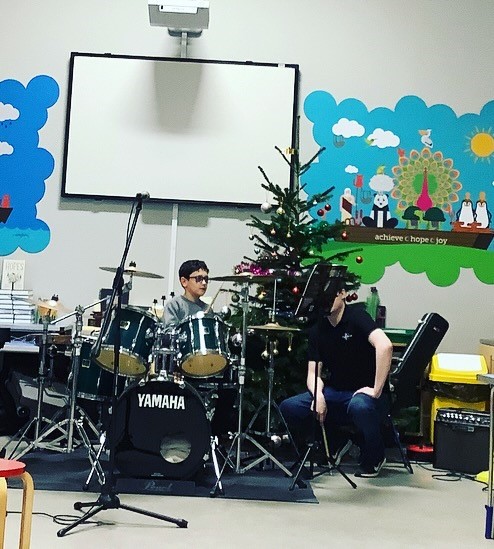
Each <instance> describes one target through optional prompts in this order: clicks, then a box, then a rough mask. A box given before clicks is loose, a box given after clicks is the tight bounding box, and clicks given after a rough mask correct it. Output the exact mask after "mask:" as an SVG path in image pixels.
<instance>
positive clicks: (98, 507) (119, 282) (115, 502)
mask: <svg viewBox="0 0 494 549" xmlns="http://www.w3.org/2000/svg"><path fill="white" fill-rule="evenodd" d="M136 200H137V202H136V203H133V205H132V211H131V215H132V213H134V218H133V220H132V223H131V224H130V223H129V228H128V232H127V237H126V242H125V249H124V252H123V255H122V259H121V262H120V266H119V267H118V268H117V270H116V273H115V278H114V280H113V286H112V294H111V298H110V303H109V306H108V307H107V309H106V311H105V317H104V319H103V326H102V330H101V333H102V334H103V333H104V330H103V328H104V327H105V326H106V328H108V326H109V321H110V317H111V314H112V306H113V304H114V303H115V298H116V308H115V321H116V326H117V329H116V330H115V332H116V334H115V341H114V344H113V356H114V362H113V365H114V366H113V392H112V400H111V413H110V421H109V429H108V440H109V444H108V453H109V463H108V473H107V474H106V475H105V481H104V483H103V485H102V488H101V492H100V495H99V497H98V499H97V501H93V502H89V503H82V502H76V503H74V509H75V510H77V511H81V510H82V509H83V508H84V507H89V510H88V511H87V512H86V513H85V514H84V515H82V516H81V517H80V518H78V519H77V520H75V521H74V522H73V523H72V524H70V525H69V526H66V527H65V528H62V529H61V530H59V531H58V532H57V536H58V537H63V536H65V534H67V533H68V532H69V531H71V530H72V529H73V528H75V527H76V526H78V525H79V524H83V523H85V522H87V521H88V520H89V519H90V518H91V517H93V516H95V515H96V514H97V513H99V512H100V511H106V510H108V509H126V510H127V511H132V512H134V513H138V514H141V515H145V516H148V517H153V518H156V519H159V520H163V521H166V522H171V523H173V524H176V525H177V526H178V527H179V528H187V524H188V523H187V521H186V520H184V519H176V518H172V517H167V516H165V515H160V514H158V513H153V512H151V511H144V510H143V509H139V508H137V507H132V506H130V505H126V504H123V503H121V502H120V498H119V497H118V495H117V493H116V491H115V471H114V469H115V432H116V429H115V427H116V425H115V418H116V414H115V410H116V404H117V388H118V387H117V385H118V375H119V366H120V344H121V329H120V320H121V310H122V289H123V273H124V266H125V262H126V260H127V255H128V252H129V248H130V244H131V242H132V237H133V235H134V231H135V227H136V224H137V219H138V217H139V213H140V211H141V210H142V201H143V195H142V194H140V193H139V194H137V195H136ZM101 340H102V337H100V338H99V339H98V342H97V344H96V349H95V354H96V355H97V353H98V352H99V347H100V346H101Z"/></svg>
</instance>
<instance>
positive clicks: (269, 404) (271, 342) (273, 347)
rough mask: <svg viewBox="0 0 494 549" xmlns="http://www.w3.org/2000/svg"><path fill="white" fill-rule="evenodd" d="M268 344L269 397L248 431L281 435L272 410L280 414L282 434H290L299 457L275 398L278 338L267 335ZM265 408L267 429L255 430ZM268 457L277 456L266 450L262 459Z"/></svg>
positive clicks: (271, 435)
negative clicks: (275, 359)
mask: <svg viewBox="0 0 494 549" xmlns="http://www.w3.org/2000/svg"><path fill="white" fill-rule="evenodd" d="M288 337H289V338H291V334H289V335H288ZM266 345H267V348H268V349H269V351H268V357H269V363H268V368H267V372H268V398H267V400H265V401H264V402H263V403H261V405H260V406H259V407H258V408H257V410H256V412H255V413H254V415H253V416H252V419H251V420H250V422H249V425H248V427H247V432H248V433H252V434H254V435H259V436H262V437H266V438H267V439H268V440H273V437H277V436H279V435H280V433H279V432H278V433H275V432H273V431H272V430H271V423H272V422H271V420H272V416H271V413H272V412H274V413H276V415H277V416H278V419H279V420H280V421H281V424H282V425H283V429H284V432H283V433H281V434H282V435H283V436H288V440H289V441H290V444H291V445H292V446H293V449H294V450H295V454H296V455H297V458H298V450H297V446H296V445H295V442H294V440H293V438H292V436H291V433H290V430H289V429H288V425H287V423H286V421H285V418H284V417H283V414H282V413H281V411H280V408H279V406H278V404H277V403H276V402H275V401H274V400H273V387H274V357H275V355H277V354H278V350H277V345H278V341H277V339H276V338H274V339H271V338H270V337H269V336H266ZM290 348H291V347H290V346H289V350H290ZM265 352H266V351H264V352H263V357H264V353H265ZM264 408H266V426H265V430H264V431H254V430H253V427H254V424H255V422H256V420H257V418H258V417H259V415H260V413H261V412H262V410H264ZM268 459H270V460H271V461H275V458H274V457H273V456H272V455H271V454H270V453H269V452H268V451H267V450H266V452H265V453H264V455H263V456H262V459H261V461H265V460H268ZM275 462H276V461H275ZM257 463H260V461H259V460H257V462H256V465H257ZM282 469H283V470H284V469H285V468H284V467H282ZM290 476H291V475H290Z"/></svg>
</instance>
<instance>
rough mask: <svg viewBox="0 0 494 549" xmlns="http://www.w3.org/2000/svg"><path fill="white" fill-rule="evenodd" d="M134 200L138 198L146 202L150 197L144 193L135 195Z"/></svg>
mask: <svg viewBox="0 0 494 549" xmlns="http://www.w3.org/2000/svg"><path fill="white" fill-rule="evenodd" d="M136 198H140V199H141V200H147V199H148V198H150V196H149V193H147V192H144V193H137V194H136Z"/></svg>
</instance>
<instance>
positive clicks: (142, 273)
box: [100, 267, 164, 278]
mask: <svg viewBox="0 0 494 549" xmlns="http://www.w3.org/2000/svg"><path fill="white" fill-rule="evenodd" d="M100 269H101V270H102V271H108V272H109V273H116V272H117V268H116V267H100ZM123 274H124V275H130V276H141V277H142V278H164V277H163V276H161V275H159V274H155V273H146V272H145V271H138V270H136V269H134V268H133V267H130V268H128V269H124V272H123Z"/></svg>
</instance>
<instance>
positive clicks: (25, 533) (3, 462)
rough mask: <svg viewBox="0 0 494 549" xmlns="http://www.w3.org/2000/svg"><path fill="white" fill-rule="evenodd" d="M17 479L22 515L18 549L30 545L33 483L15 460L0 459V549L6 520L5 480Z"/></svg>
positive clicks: (24, 467) (19, 462) (24, 469)
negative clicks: (20, 488) (19, 481)
mask: <svg viewBox="0 0 494 549" xmlns="http://www.w3.org/2000/svg"><path fill="white" fill-rule="evenodd" d="M12 477H19V478H20V479H21V480H22V486H23V495H22V514H21V531H20V536H19V549H29V546H30V544H31V521H32V517H33V499H34V483H33V479H32V477H31V475H30V474H29V473H28V472H27V471H26V465H25V464H24V463H22V461H17V460H15V459H0V549H3V544H4V537H5V522H6V518H7V480H6V479H8V478H12Z"/></svg>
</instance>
